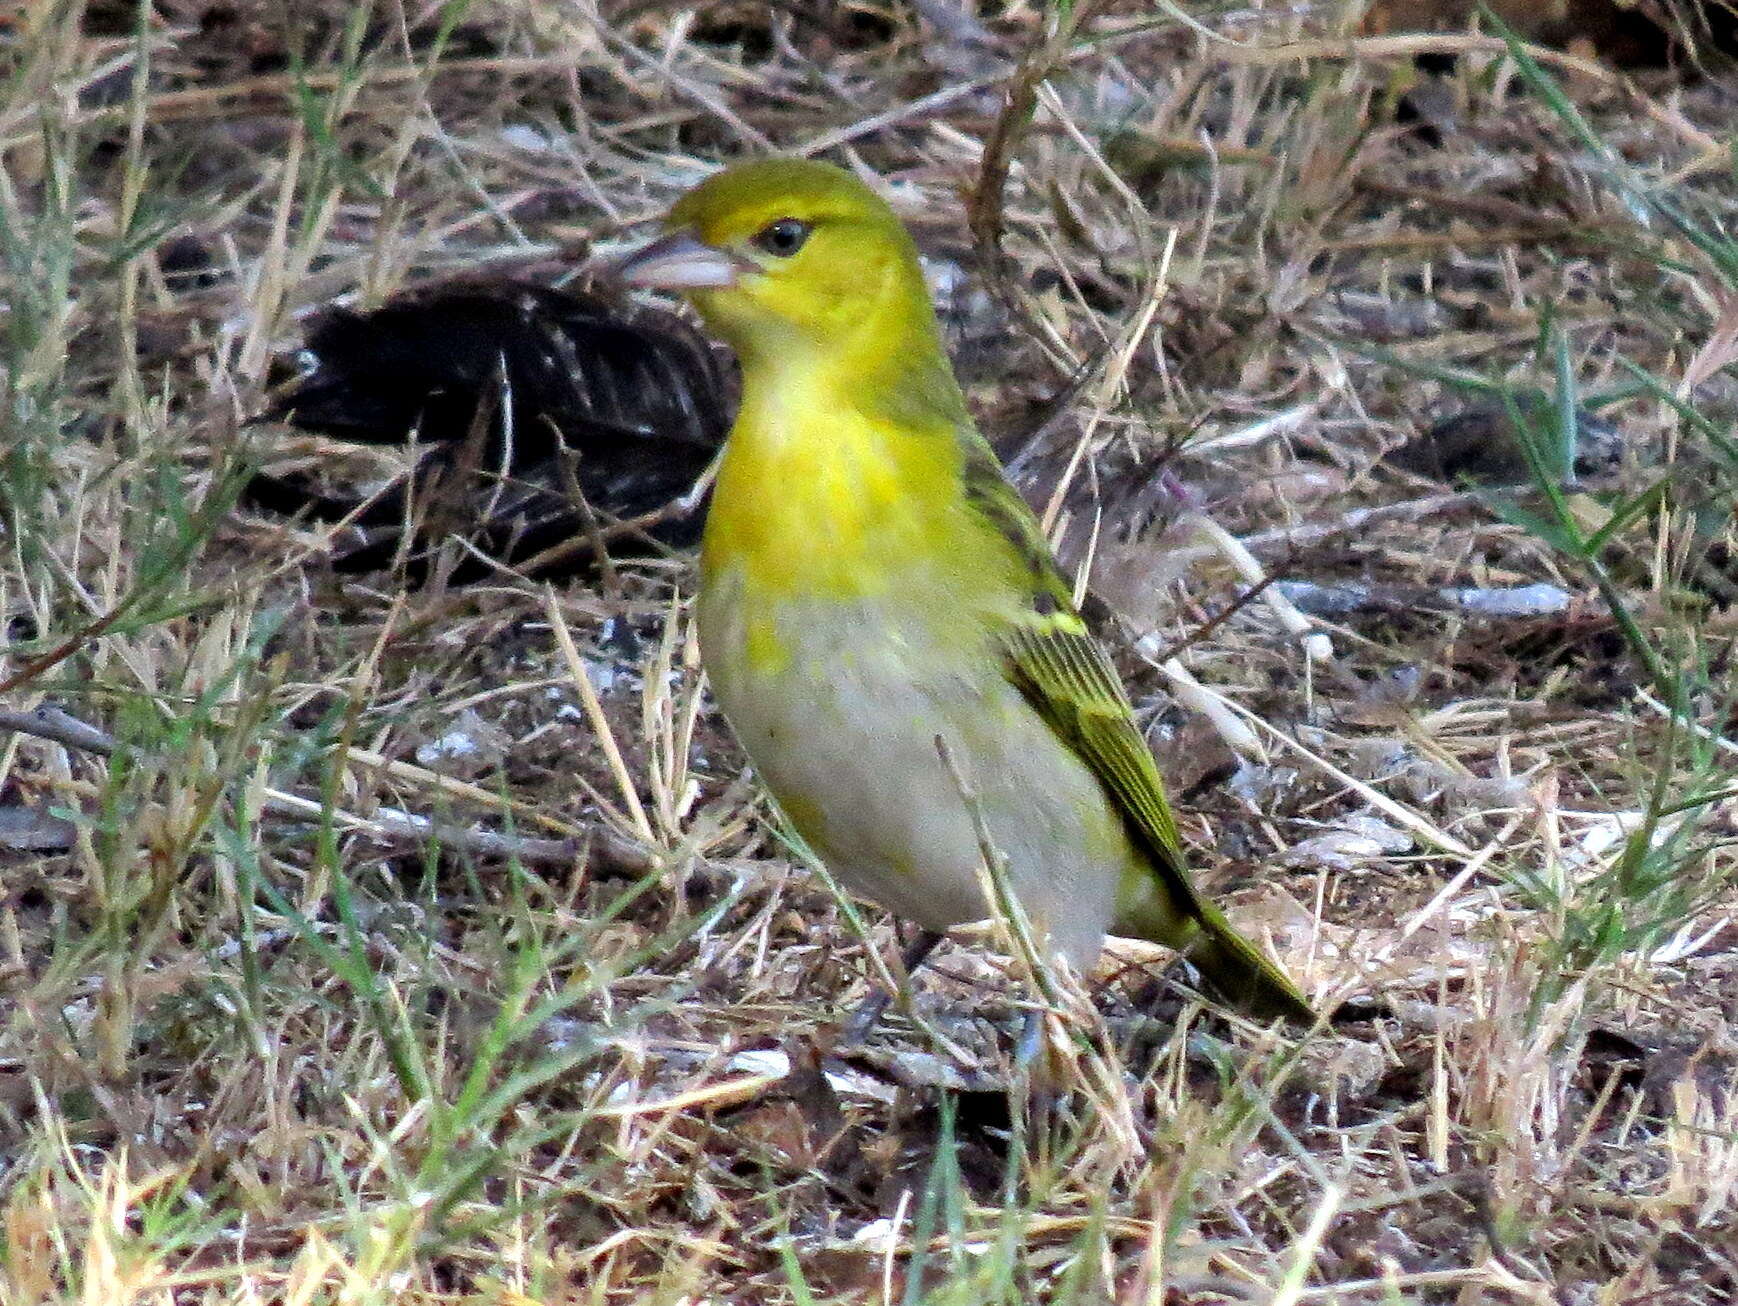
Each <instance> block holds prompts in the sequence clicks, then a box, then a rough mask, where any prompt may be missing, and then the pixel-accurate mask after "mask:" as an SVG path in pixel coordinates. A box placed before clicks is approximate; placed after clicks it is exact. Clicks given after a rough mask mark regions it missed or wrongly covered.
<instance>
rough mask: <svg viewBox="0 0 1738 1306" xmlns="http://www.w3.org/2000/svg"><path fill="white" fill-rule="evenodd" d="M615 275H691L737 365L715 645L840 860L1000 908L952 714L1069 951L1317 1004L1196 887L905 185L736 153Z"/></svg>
mask: <svg viewBox="0 0 1738 1306" xmlns="http://www.w3.org/2000/svg"><path fill="white" fill-rule="evenodd" d="M621 272H622V275H623V277H624V278H625V279H626V280H627V281H628V282H629V283H630V284H633V285H639V286H646V287H657V288H662V289H666V290H676V291H680V292H682V293H684V294H686V295H687V296H688V297H689V298H690V299H691V300H692V301H693V302H694V304H695V306H696V307H697V308H698V309H699V311H700V314H701V316H702V317H703V318H705V320H706V322H707V323H708V324H709V325H710V326H711V327H712V329H713V330H715V331H716V332H717V333H718V334H719V335H721V336H722V337H723V338H724V339H725V340H726V341H727V342H729V344H730V345H732V346H733V347H734V348H735V350H736V353H737V355H738V357H739V358H740V359H741V361H742V407H741V410H740V411H739V413H738V415H737V418H736V424H735V426H734V427H733V428H732V429H731V432H730V436H729V438H728V440H727V441H726V444H725V451H724V455H723V460H722V462H721V464H720V467H719V471H718V480H717V485H716V487H715V489H714V491H713V497H712V506H711V509H710V512H709V514H708V516H707V519H706V527H705V534H704V538H703V541H702V545H701V588H700V599H699V609H698V620H699V635H700V649H701V656H702V661H703V663H704V665H705V667H706V671H707V674H708V675H709V677H710V678H711V682H712V686H713V689H714V691H715V693H716V695H717V698H718V703H719V705H720V707H722V709H723V711H724V715H725V716H726V717H727V718H728V719H729V721H730V724H731V726H732V728H733V729H734V730H735V731H736V734H737V737H738V738H739V739H740V740H741V742H742V745H743V747H744V748H745V749H746V750H747V752H748V755H749V757H750V759H751V760H752V761H753V763H754V765H755V768H756V769H757V770H758V772H759V773H760V776H761V778H762V780H763V781H764V782H765V784H766V786H767V788H768V789H769V790H770V791H771V793H772V795H773V797H774V798H775V799H776V800H777V802H778V805H779V807H780V808H781V809H782V810H783V811H784V814H785V816H786V817H787V818H788V819H789V821H790V822H791V824H792V825H793V826H794V827H795V828H796V830H797V831H798V832H799V833H800V834H801V835H802V837H803V838H804V840H806V841H807V842H808V844H809V846H810V847H811V848H812V849H814V851H815V852H816V853H817V854H818V855H819V856H820V857H821V859H822V860H823V861H824V862H825V863H826V864H827V866H828V868H829V869H830V870H831V871H832V872H833V873H834V874H835V875H836V876H837V877H838V878H839V879H840V880H841V881H842V882H843V883H844V884H846V885H847V886H849V887H850V888H851V889H853V890H854V891H856V892H857V893H860V894H862V895H863V896H864V897H866V898H870V899H872V900H874V901H875V902H877V903H880V904H881V905H882V906H883V907H886V908H887V909H888V910H890V911H892V912H894V913H895V914H897V915H899V916H903V917H906V918H908V919H910V920H912V921H915V922H916V923H917V924H918V925H920V926H921V927H922V928H923V929H924V930H925V931H928V932H929V934H928V935H927V936H926V938H927V937H930V936H939V934H940V933H942V932H945V931H946V930H948V929H949V928H951V927H952V926H955V925H958V924H960V923H962V922H965V921H971V920H981V919H983V918H985V917H986V916H989V915H990V914H991V908H990V907H989V905H987V904H986V902H985V900H984V897H983V893H982V891H981V888H980V884H981V880H980V869H979V868H980V865H981V861H982V851H981V844H980V839H979V836H978V832H977V825H976V823H975V822H974V820H973V813H972V811H971V809H970V807H968V804H967V803H966V801H965V800H964V798H963V796H962V792H961V788H960V785H959V784H958V782H957V781H956V780H955V778H954V777H953V775H951V774H950V773H949V770H948V767H947V765H946V764H945V763H944V760H943V758H942V756H941V753H940V751H939V750H938V748H937V743H936V741H937V739H938V738H940V739H941V740H943V741H945V743H946V746H947V751H948V754H949V756H950V757H951V758H952V759H953V763H954V765H955V766H956V767H957V768H958V769H959V771H960V772H962V773H963V777H964V779H965V781H966V783H967V784H968V785H969V786H970V789H971V791H972V792H973V793H974V794H975V796H976V797H975V803H976V806H977V809H978V814H979V815H980V816H981V819H982V821H983V823H984V825H985V826H986V827H987V830H988V833H989V836H990V840H991V842H992V843H993V845H994V846H995V848H996V849H997V850H998V851H999V852H1000V853H1001V854H1002V855H1003V857H1004V858H1005V859H1006V868H1007V876H1008V883H1009V884H1010V886H1011V887H1012V889H1013V892H1014V893H1015V894H1016V895H1017V897H1018V899H1019V901H1020V904H1021V907H1022V908H1023V909H1024V911H1025V913H1026V915H1027V916H1028V918H1029V919H1030V921H1031V922H1032V925H1033V927H1034V928H1035V930H1036V931H1038V933H1039V935H1040V937H1041V938H1044V939H1047V940H1048V947H1049V949H1050V950H1051V951H1052V952H1053V953H1054V954H1057V955H1060V956H1062V957H1065V958H1067V960H1068V961H1069V962H1071V963H1072V964H1073V965H1074V966H1075V967H1076V968H1077V969H1078V970H1080V971H1082V972H1086V971H1089V970H1090V969H1091V966H1092V964H1093V962H1094V961H1095V960H1096V958H1097V956H1098V953H1099V950H1100V948H1101V947H1102V944H1103V940H1104V936H1105V933H1106V930H1107V929H1109V930H1114V931H1115V932H1116V933H1118V934H1120V935H1125V936H1132V937H1139V938H1144V939H1151V940H1153V941H1155V942H1158V943H1162V944H1165V945H1168V946H1170V947H1173V948H1176V949H1179V950H1180V951H1183V952H1185V953H1186V954H1187V955H1188V957H1189V960H1190V961H1191V962H1192V963H1193V964H1194V965H1195V966H1196V967H1197V968H1198V969H1199V971H1200V972H1201V974H1202V975H1203V976H1204V977H1205V978H1206V980H1207V982H1208V984H1209V985H1210V986H1211V988H1212V989H1213V990H1214V991H1215V993H1216V994H1217V995H1218V996H1219V997H1221V998H1222V999H1224V1000H1225V1001H1227V1002H1230V1003H1233V1004H1235V1005H1237V1006H1240V1007H1243V1008H1244V1009H1246V1010H1248V1011H1250V1012H1252V1013H1254V1014H1256V1015H1260V1016H1263V1017H1272V1016H1283V1017H1287V1018H1289V1019H1291V1020H1294V1021H1299V1022H1304V1023H1309V1022H1311V1021H1313V1020H1314V1013H1313V1012H1312V1011H1311V1009H1310V1006H1309V1003H1308V1002H1307V1001H1306V1000H1305V999H1304V997H1303V995H1302V994H1300V993H1299V992H1298V990H1297V988H1296V986H1295V985H1294V984H1293V983H1292V982H1291V980H1290V979H1288V978H1287V977H1286V975H1285V973H1284V972H1283V971H1282V970H1281V969H1280V968H1279V967H1278V966H1277V965H1275V964H1274V963H1273V962H1272V961H1270V960H1269V959H1268V958H1267V957H1266V956H1264V955H1263V954H1262V953H1261V952H1260V951H1258V950H1257V949H1256V948H1255V947H1254V946H1253V945H1252V944H1251V943H1250V942H1249V941H1247V940H1246V939H1244V938H1243V937H1242V936H1241V935H1239V934H1238V933H1237V932H1236V930H1234V929H1233V928H1232V926H1231V924H1230V922H1229V921H1227V920H1226V918H1225V916H1224V914H1223V913H1222V912H1220V911H1219V909H1218V908H1217V907H1215V906H1214V905H1213V904H1212V903H1210V902H1208V901H1206V900H1205V899H1204V898H1202V897H1201V895H1200V893H1199V892H1198V891H1197V890H1196V888H1195V886H1194V885H1193V884H1192V883H1191V881H1190V878H1189V873H1188V870H1187V869H1186V866H1185V864H1184V858H1183V849H1182V844H1181V841H1180V840H1179V838H1178V835H1177V826H1176V822H1175V820H1174V819H1173V817H1172V815H1171V809H1170V806H1169V804H1168V802H1167V801H1166V798H1165V792H1164V787H1163V785H1162V783H1161V782H1160V779H1159V773H1158V769H1157V767H1156V766H1155V764H1154V762H1153V758H1152V755H1151V753H1150V752H1148V750H1147V747H1146V743H1145V741H1144V740H1143V739H1142V737H1141V734H1140V731H1139V730H1138V729H1137V728H1136V726H1135V723H1134V719H1133V716H1132V714H1131V712H1130V708H1129V702H1128V698H1127V697H1126V695H1125V694H1124V692H1123V688H1122V684H1121V682H1120V681H1119V680H1118V678H1117V675H1116V672H1115V670H1114V668H1113V667H1112V665H1111V663H1110V660H1109V658H1108V657H1107V656H1106V654H1105V652H1104V650H1103V649H1102V648H1101V647H1100V645H1099V644H1098V643H1097V641H1096V640H1094V638H1093V637H1092V636H1091V635H1090V634H1089V633H1088V632H1087V629H1086V626H1085V624H1084V623H1083V622H1082V621H1081V619H1080V616H1079V615H1078V613H1077V612H1076V611H1075V609H1074V606H1073V603H1072V598H1071V593H1070V590H1069V587H1068V585H1067V583H1066V582H1065V581H1064V580H1063V578H1062V576H1061V574H1060V572H1059V571H1058V569H1057V566H1056V563H1055V561H1054V560H1053V559H1052V557H1051V555H1050V551H1049V549H1048V548H1047V547H1046V545H1045V542H1044V539H1043V536H1042V534H1041V532H1040V530H1039V527H1038V523H1037V521H1036V520H1035V519H1034V518H1033V516H1032V513H1031V511H1030V509H1028V507H1027V506H1026V503H1025V501H1024V500H1022V499H1021V498H1020V496H1019V494H1018V493H1017V492H1016V491H1015V490H1014V489H1013V487H1012V486H1011V485H1009V483H1008V482H1007V480H1006V479H1005V478H1004V476H1003V474H1002V469H1001V464H1000V463H999V462H998V461H997V459H996V456H995V454H994V452H993V451H992V450H991V449H990V446H989V444H988V443H987V442H986V441H985V440H984V438H983V437H982V436H981V435H980V434H979V433H978V431H977V429H976V428H975V427H974V426H973V424H972V420H971V417H970V416H969V414H968V413H967V410H966V405H965V400H964V398H963V396H962V395H961V393H960V388H959V384H958V382H957V381H956V380H955V379H954V374H953V368H952V366H951V365H950V363H949V361H948V357H947V353H946V350H945V348H944V346H943V343H942V337H941V332H940V329H939V328H938V326H937V324H936V320H935V313H934V310H933V309H932V307H931V305H930V300H929V291H928V287H927V286H926V285H925V283H924V279H923V272H922V269H921V267H920V266H919V264H918V257H917V249H916V247H915V245H913V243H912V240H911V236H910V234H909V233H908V232H907V231H906V230H905V228H904V226H903V225H902V224H901V223H900V221H899V219H898V218H897V217H896V216H895V215H894V213H893V211H892V209H890V208H889V207H888V206H887V204H886V203H885V202H884V201H883V200H882V199H881V198H880V197H878V196H877V195H876V194H875V193H874V192H873V191H872V190H870V189H869V187H867V186H865V185H864V184H863V183H862V182H860V181H858V180H857V179H856V178H855V177H853V176H852V175H851V174H850V173H848V172H845V171H843V170H841V169H839V168H835V167H832V166H830V165H828V164H822V163H815V162H809V161H805V160H797V159H767V160H761V161H757V162H752V163H744V164H739V165H737V166H735V167H731V168H729V169H727V170H725V171H724V172H721V173H718V174H717V175H715V176H713V177H711V178H709V179H708V180H706V181H705V182H703V183H701V184H700V185H699V186H697V187H695V188H694V189H693V190H691V191H689V192H688V193H687V194H686V195H684V196H683V197H682V198H681V199H680V200H679V201H678V202H677V203H676V205H675V207H674V208H672V209H671V210H670V214H669V218H668V222H667V234H666V235H665V236H664V237H663V238H662V239H660V240H658V241H656V242H655V243H653V244H652V245H650V246H648V247H647V248H645V249H643V250H641V251H640V252H639V253H637V254H635V255H633V256H631V257H630V258H629V259H628V260H627V261H626V262H625V263H624V264H623V265H622V267H621Z"/></svg>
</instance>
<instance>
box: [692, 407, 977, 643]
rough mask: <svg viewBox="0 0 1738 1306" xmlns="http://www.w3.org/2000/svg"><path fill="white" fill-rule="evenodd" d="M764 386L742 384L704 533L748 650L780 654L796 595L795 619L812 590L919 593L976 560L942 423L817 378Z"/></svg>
mask: <svg viewBox="0 0 1738 1306" xmlns="http://www.w3.org/2000/svg"><path fill="white" fill-rule="evenodd" d="M769 389H771V391H772V393H771V396H770V397H761V396H760V395H757V394H756V393H755V392H754V391H752V390H751V391H750V393H749V394H748V395H745V397H744V403H743V408H742V411H741V414H740V415H739V417H738V419H737V423H736V427H735V429H734V430H733V431H732V433H731V436H730V441H729V443H728V445H727V446H726V449H725V454H724V460H723V463H722V464H721V466H720V468H719V473H718V485H717V487H716V490H715V492H714V495H713V503H712V508H711V510H710V512H709V514H708V516H707V521H706V532H705V538H704V540H703V543H702V547H701V575H702V585H703V587H704V588H705V589H706V590H712V589H715V588H716V587H718V586H719V585H720V584H721V583H722V581H723V578H724V577H725V576H726V575H728V576H729V577H730V578H731V579H730V584H731V590H732V595H733V599H732V601H733V603H735V604H736V605H738V606H739V607H740V609H741V611H740V613H739V617H740V619H741V620H742V621H743V622H744V623H745V627H746V632H745V633H746V651H747V654H748V656H750V657H751V658H752V659H754V660H755V661H757V662H761V661H769V662H776V661H777V660H778V659H779V658H781V657H782V656H784V653H785V651H786V648H787V645H788V641H787V640H786V639H784V638H783V637H782V636H781V633H780V631H779V630H778V626H779V624H780V622H781V612H782V611H783V610H784V609H785V608H786V607H787V605H789V604H790V603H791V602H792V601H793V600H801V601H802V605H801V606H802V610H803V611H804V612H805V614H807V617H806V619H812V618H813V615H814V613H815V612H816V611H817V609H816V608H815V607H814V606H813V604H814V603H816V602H818V603H820V604H822V605H823V606H822V607H821V608H820V609H819V611H823V612H824V611H825V610H826V608H825V606H824V605H825V604H826V603H828V602H836V603H838V604H839V605H840V611H841V613H843V612H844V611H846V610H848V609H851V608H852V607H853V606H854V605H856V604H858V603H860V602H861V601H862V600H865V599H871V598H884V597H889V596H893V602H894V603H895V605H896V606H903V605H905V604H908V603H909V604H922V603H925V602H927V601H928V597H929V593H928V592H929V591H933V590H934V589H936V588H938V587H945V588H951V586H952V584H953V582H954V580H955V579H956V578H958V577H961V576H966V575H969V574H970V572H971V570H972V567H973V565H974V564H976V565H980V566H981V565H982V562H983V560H982V559H981V558H978V557H977V556H976V555H978V554H980V553H982V552H983V551H984V550H983V547H982V542H981V541H980V540H979V539H977V538H976V536H977V534H978V532H975V531H973V530H972V529H971V527H972V523H971V522H970V521H968V520H967V518H966V515H965V512H964V508H963V499H962V495H961V492H960V476H961V466H962V455H961V451H960V447H959V443H958V441H957V439H956V438H955V437H954V434H953V433H952V432H951V431H950V430H946V429H942V428H931V429H927V430H925V429H916V430H914V429H911V428H908V427H901V426H899V425H896V424H894V423H891V422H886V421H883V420H879V419H877V418H876V417H874V416H872V415H869V414H865V413H864V412H862V411H860V410H859V409H858V408H857V407H856V406H855V405H854V404H852V403H851V401H850V398H849V397H848V396H841V395H839V394H837V393H834V392H830V388H829V387H828V386H827V385H826V383H825V379H824V378H804V377H792V376H789V375H787V376H785V377H783V378H781V384H780V385H779V386H777V387H772V388H769ZM961 615H962V616H963V614H961ZM943 621H944V623H945V621H946V618H945V616H944V617H943ZM870 637H871V638H873V636H872V635H871V636H870Z"/></svg>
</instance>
